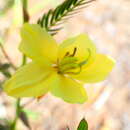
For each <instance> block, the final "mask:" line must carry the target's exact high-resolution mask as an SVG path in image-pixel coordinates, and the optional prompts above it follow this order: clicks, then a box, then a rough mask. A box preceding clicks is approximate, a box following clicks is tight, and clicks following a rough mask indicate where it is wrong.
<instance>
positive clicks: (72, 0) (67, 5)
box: [37, 0, 95, 35]
mask: <svg viewBox="0 0 130 130" xmlns="http://www.w3.org/2000/svg"><path fill="white" fill-rule="evenodd" d="M93 1H95V0H65V1H64V2H63V3H62V4H60V5H59V6H57V7H56V8H55V9H53V10H52V9H50V10H49V11H48V12H47V13H45V14H44V15H43V16H42V18H40V19H38V22H37V24H39V25H40V26H41V27H43V28H45V29H46V30H47V31H48V32H49V33H50V34H51V35H55V34H57V33H58V32H59V31H60V30H61V29H62V28H58V27H57V26H59V25H60V24H62V23H63V21H64V20H68V19H69V18H71V17H70V16H73V15H75V14H77V13H79V10H80V9H82V8H84V7H85V6H86V5H88V4H89V3H91V2H93ZM76 10H78V11H76ZM68 16H69V17H68ZM55 28H56V29H55ZM57 28H58V29H57Z"/></svg>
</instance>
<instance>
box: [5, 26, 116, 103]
mask: <svg viewBox="0 0 130 130" xmlns="http://www.w3.org/2000/svg"><path fill="white" fill-rule="evenodd" d="M21 37H22V41H21V44H20V48H19V49H20V51H21V52H22V53H24V54H25V55H26V56H27V57H29V58H31V59H32V61H31V62H30V63H28V64H27V65H25V66H23V67H21V68H20V69H18V70H17V72H16V73H15V74H14V75H13V76H12V77H11V78H10V79H9V80H8V81H6V83H5V85H4V90H5V91H6V92H7V94H8V95H10V96H13V97H16V98H19V97H39V96H42V95H44V94H46V93H47V92H49V91H50V92H51V93H52V94H53V95H55V96H57V97H60V98H62V99H63V100H64V101H66V102H69V103H84V102H85V101H86V99H87V94H86V91H85V88H84V87H83V84H84V83H95V82H99V81H102V80H104V79H105V78H106V76H107V75H108V74H109V72H110V71H111V70H112V68H113V66H114V64H115V62H114V60H113V59H112V58H110V57H108V56H105V55H103V54H99V53H97V52H96V48H95V46H94V44H93V43H92V41H91V40H90V39H89V38H88V36H87V35H85V34H80V35H78V36H76V37H73V38H70V39H67V40H65V41H64V42H63V43H62V44H59V45H58V44H57V43H56V41H55V40H54V39H53V38H52V37H51V36H50V35H49V34H48V33H47V32H46V31H45V30H44V29H42V28H41V27H40V26H39V25H34V24H32V25H31V24H27V23H26V24H25V25H24V26H23V27H22V29H21Z"/></svg>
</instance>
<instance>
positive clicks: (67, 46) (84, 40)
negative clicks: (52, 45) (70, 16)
mask: <svg viewBox="0 0 130 130" xmlns="http://www.w3.org/2000/svg"><path fill="white" fill-rule="evenodd" d="M74 48H76V49H77V50H76V53H75V57H77V58H78V61H79V62H82V61H84V60H87V59H88V57H89V61H88V63H87V65H88V64H89V63H91V61H92V60H93V57H95V54H96V47H95V45H94V44H93V42H92V41H91V40H90V39H89V37H88V36H87V35H86V34H80V35H78V36H76V37H74V38H70V39H68V40H65V41H64V42H63V43H62V44H60V46H59V50H58V56H59V58H63V57H64V56H65V54H66V53H67V52H69V53H70V54H73V52H74Z"/></svg>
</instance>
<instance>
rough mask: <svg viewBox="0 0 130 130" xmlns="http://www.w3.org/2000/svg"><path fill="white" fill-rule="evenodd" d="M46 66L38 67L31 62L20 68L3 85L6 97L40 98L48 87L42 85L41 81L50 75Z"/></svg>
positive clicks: (49, 69) (49, 70)
mask: <svg viewBox="0 0 130 130" xmlns="http://www.w3.org/2000/svg"><path fill="white" fill-rule="evenodd" d="M51 71H52V70H51V68H50V67H48V66H45V65H44V67H43V66H42V67H41V66H39V65H38V64H36V63H35V62H31V63H29V64H27V65H25V66H23V67H21V68H20V69H19V70H18V71H17V72H16V73H15V74H14V75H13V76H12V77H11V78H10V79H9V80H7V81H6V82H5V84H4V90H5V92H7V94H8V95H10V96H14V97H29V96H34V97H35V96H40V95H42V94H45V93H46V92H47V91H48V86H44V85H43V81H44V80H45V79H46V78H47V77H48V75H49V74H50V73H51Z"/></svg>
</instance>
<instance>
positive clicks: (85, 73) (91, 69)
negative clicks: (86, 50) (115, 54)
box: [71, 54, 115, 83]
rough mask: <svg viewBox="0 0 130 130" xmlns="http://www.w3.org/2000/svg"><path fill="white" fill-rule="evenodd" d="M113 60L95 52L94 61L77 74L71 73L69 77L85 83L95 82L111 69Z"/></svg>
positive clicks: (103, 77) (105, 75) (100, 79)
mask: <svg viewBox="0 0 130 130" xmlns="http://www.w3.org/2000/svg"><path fill="white" fill-rule="evenodd" d="M114 64H115V61H114V60H113V59H112V58H111V57H108V56H105V55H103V54H97V55H96V57H95V60H94V62H93V63H92V64H91V65H90V66H88V67H86V68H83V70H82V71H81V72H80V74H78V75H71V77H73V78H76V79H78V80H81V81H84V82H86V83H95V82H99V81H102V80H104V79H105V78H106V77H107V76H108V74H109V73H110V72H111V71H112V68H113V66H114Z"/></svg>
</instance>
